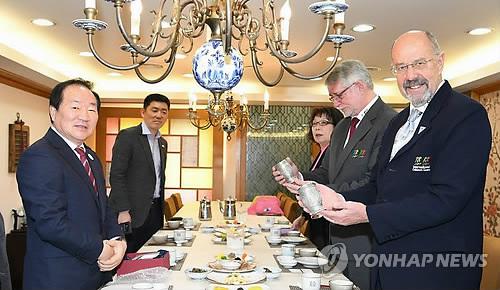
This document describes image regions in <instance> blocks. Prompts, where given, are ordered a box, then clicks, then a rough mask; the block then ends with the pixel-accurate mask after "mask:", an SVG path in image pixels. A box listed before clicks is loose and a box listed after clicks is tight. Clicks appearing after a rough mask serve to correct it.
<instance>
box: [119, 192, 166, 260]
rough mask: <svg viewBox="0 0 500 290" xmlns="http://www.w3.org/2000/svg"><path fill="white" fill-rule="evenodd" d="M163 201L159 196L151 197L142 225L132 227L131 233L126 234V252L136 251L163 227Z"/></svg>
mask: <svg viewBox="0 0 500 290" xmlns="http://www.w3.org/2000/svg"><path fill="white" fill-rule="evenodd" d="M162 207H163V203H162V200H161V198H155V199H153V203H152V204H151V208H150V209H149V214H148V217H147V218H146V220H145V221H144V223H143V224H142V226H140V227H137V228H132V233H131V234H129V235H127V236H126V239H127V253H136V252H137V251H138V250H139V249H140V248H141V247H142V246H144V244H146V242H147V241H148V240H149V239H150V238H151V237H152V236H153V234H154V233H156V232H157V231H158V230H159V229H161V228H162V227H163V211H162Z"/></svg>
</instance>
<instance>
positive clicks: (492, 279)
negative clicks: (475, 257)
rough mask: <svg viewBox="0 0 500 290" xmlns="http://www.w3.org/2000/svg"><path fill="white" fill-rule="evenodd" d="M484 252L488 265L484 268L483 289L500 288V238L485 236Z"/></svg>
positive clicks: (496, 289) (492, 289) (493, 289)
mask: <svg viewBox="0 0 500 290" xmlns="http://www.w3.org/2000/svg"><path fill="white" fill-rule="evenodd" d="M483 252H484V254H485V255H488V256H486V263H487V264H486V266H485V267H484V268H483V277H482V278H481V290H498V289H500V275H499V274H498V269H500V238H496V237H492V236H484V243H483Z"/></svg>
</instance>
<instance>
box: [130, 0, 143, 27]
mask: <svg viewBox="0 0 500 290" xmlns="http://www.w3.org/2000/svg"><path fill="white" fill-rule="evenodd" d="M141 12H142V2H141V0H134V1H132V2H131V3H130V34H131V35H140V27H141Z"/></svg>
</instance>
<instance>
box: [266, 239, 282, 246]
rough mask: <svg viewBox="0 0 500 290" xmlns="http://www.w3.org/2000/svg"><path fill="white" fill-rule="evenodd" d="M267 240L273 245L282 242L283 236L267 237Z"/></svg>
mask: <svg viewBox="0 0 500 290" xmlns="http://www.w3.org/2000/svg"><path fill="white" fill-rule="evenodd" d="M267 241H268V242H269V243H270V244H271V245H277V244H279V243H281V238H275V237H267Z"/></svg>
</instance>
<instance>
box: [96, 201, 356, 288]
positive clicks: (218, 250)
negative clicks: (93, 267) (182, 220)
mask: <svg viewBox="0 0 500 290" xmlns="http://www.w3.org/2000/svg"><path fill="white" fill-rule="evenodd" d="M238 203H239V202H238ZM243 204H244V207H248V206H249V205H250V203H249V202H244V203H243ZM198 207H199V203H198V202H191V203H187V204H185V205H184V206H183V207H182V208H181V209H180V210H179V212H177V214H176V216H179V217H193V218H194V219H195V221H198ZM241 219H245V217H243V218H241ZM276 219H279V220H283V221H284V220H286V218H285V217H283V216H280V217H276ZM264 220H265V217H264V216H255V215H246V221H245V224H246V225H247V226H249V227H258V225H259V224H263V222H264ZM224 223H225V220H224V219H223V216H222V214H221V212H220V211H219V206H218V204H217V203H216V202H212V220H211V221H202V222H201V225H202V226H203V225H207V224H209V225H213V226H215V227H216V226H217V225H221V224H224ZM193 234H194V235H196V238H195V240H194V242H193V245H192V246H191V247H182V246H180V247H175V248H176V249H180V250H181V251H184V252H186V253H187V256H186V258H185V259H186V260H185V261H184V264H183V266H182V269H181V271H172V272H171V273H170V275H169V279H168V281H165V283H164V285H155V289H167V288H168V285H173V286H174V287H173V289H174V290H184V289H190V290H191V289H193V290H194V289H205V288H206V287H207V286H208V285H210V284H211V283H212V282H210V281H208V280H191V279H190V278H188V277H187V276H186V274H185V273H184V270H185V269H187V268H189V267H197V266H207V263H208V261H213V260H214V257H215V256H216V255H217V254H223V253H228V252H229V251H228V249H227V247H226V245H217V244H214V243H213V242H212V238H213V237H214V235H213V234H212V233H202V232H201V230H199V231H193ZM268 234H269V233H268V232H261V233H258V234H255V235H252V236H251V239H252V242H251V243H250V244H249V245H245V249H244V251H245V252H247V253H248V254H249V255H253V256H254V257H255V262H256V263H257V266H275V267H279V266H278V265H277V263H276V261H275V259H274V257H273V254H279V252H280V249H279V248H271V247H269V245H268V243H267V241H266V240H265V236H266V235H268ZM165 248H169V247H165V246H148V245H146V246H144V247H142V248H141V250H140V252H150V251H156V250H158V249H165ZM334 277H335V279H347V278H345V276H343V275H342V274H336V275H335V276H334ZM329 279H332V277H322V281H321V282H322V283H321V284H324V285H328V280H329ZM300 281H301V273H281V275H280V277H279V278H277V279H272V280H266V281H264V282H262V284H265V285H267V286H269V287H270V288H271V289H273V290H288V289H289V285H296V286H300ZM118 286H119V287H118ZM103 289H106V290H111V289H113V290H114V289H132V285H112V283H110V284H109V285H108V286H106V287H104V288H103Z"/></svg>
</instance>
